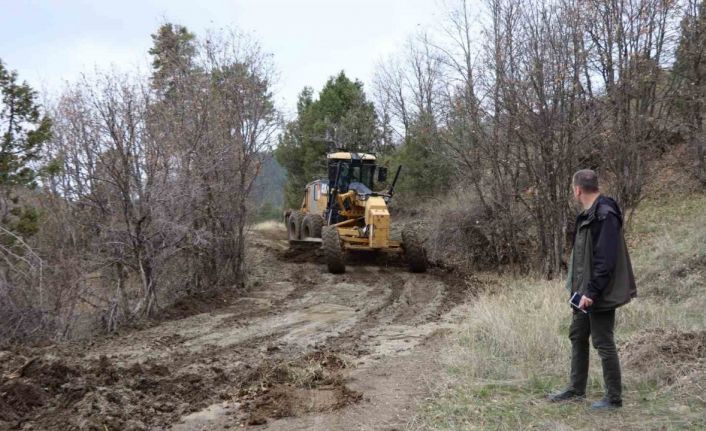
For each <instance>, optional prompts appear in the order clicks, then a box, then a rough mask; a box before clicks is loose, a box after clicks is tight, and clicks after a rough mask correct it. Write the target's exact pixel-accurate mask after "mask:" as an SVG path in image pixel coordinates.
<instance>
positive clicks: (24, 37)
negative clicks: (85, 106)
mask: <svg viewBox="0 0 706 431" xmlns="http://www.w3.org/2000/svg"><path fill="white" fill-rule="evenodd" d="M439 4H440V3H439V1H438V0H291V1H287V0H201V1H193V0H170V1H167V0H120V1H89V0H0V59H2V61H3V62H4V63H5V64H6V66H8V67H9V68H10V69H14V70H17V72H18V73H19V75H20V77H21V79H23V80H27V81H28V82H29V83H30V84H31V85H33V86H34V87H35V88H36V89H38V90H44V91H48V92H50V93H55V92H56V91H57V90H58V89H59V88H61V85H62V82H63V81H64V80H69V81H71V80H75V79H76V78H77V77H78V76H79V75H80V73H82V72H88V73H90V72H91V71H93V70H94V69H95V67H96V66H97V67H99V68H108V67H118V68H120V69H121V70H134V69H135V68H136V67H140V68H142V69H143V70H145V69H147V68H148V67H149V59H148V55H147V50H148V49H149V47H150V45H151V38H150V34H152V33H154V32H155V30H156V29H157V27H158V26H159V25H160V24H161V23H163V22H164V21H165V20H166V21H170V22H174V23H179V24H182V25H185V26H186V27H188V28H189V29H190V30H191V31H193V32H195V33H197V34H199V35H202V34H204V32H205V30H207V29H218V28H221V27H227V26H235V27H237V28H239V29H241V30H243V31H246V32H249V33H251V34H253V35H254V36H255V38H256V39H257V40H259V41H260V43H261V44H262V47H263V48H264V50H265V51H268V52H270V53H272V54H273V55H274V62H275V65H276V67H277V70H278V72H279V82H278V84H277V89H276V90H277V93H278V98H277V99H278V102H279V105H280V107H281V108H283V109H284V110H285V111H286V112H288V113H291V112H293V110H294V105H295V103H296V95H297V94H298V93H299V91H301V89H302V88H303V87H304V86H305V85H309V86H312V87H314V88H315V89H316V90H319V89H320V88H321V86H322V85H323V84H324V82H325V81H326V79H327V78H328V77H329V76H331V75H333V74H336V73H337V72H338V71H340V70H345V71H346V74H348V75H349V76H350V77H354V78H359V79H361V80H362V81H363V82H364V83H365V84H366V89H367V90H368V93H370V82H371V79H372V76H373V72H374V69H375V65H376V63H377V62H378V60H380V59H381V58H384V57H385V56H387V55H389V54H393V53H395V52H397V51H398V50H399V49H400V46H401V45H402V44H403V43H404V42H405V40H406V39H407V38H408V37H409V36H410V35H411V34H412V33H414V32H415V31H416V29H417V28H419V27H428V26H430V25H431V23H432V22H433V21H434V20H435V19H437V18H438V14H439V13H441V12H439V11H438V10H437V9H438V8H439Z"/></svg>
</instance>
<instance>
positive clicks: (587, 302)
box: [579, 295, 593, 310]
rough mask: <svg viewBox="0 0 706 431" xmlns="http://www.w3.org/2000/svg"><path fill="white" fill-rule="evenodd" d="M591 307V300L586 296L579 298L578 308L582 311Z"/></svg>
mask: <svg viewBox="0 0 706 431" xmlns="http://www.w3.org/2000/svg"><path fill="white" fill-rule="evenodd" d="M591 305H593V299H591V298H589V297H588V296H586V295H584V296H582V297H581V301H579V308H580V309H582V310H585V309H587V308H588V307H590V306H591Z"/></svg>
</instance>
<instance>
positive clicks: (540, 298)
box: [416, 195, 706, 430]
mask: <svg viewBox="0 0 706 431" xmlns="http://www.w3.org/2000/svg"><path fill="white" fill-rule="evenodd" d="M704 221H706V196H703V195H696V196H689V197H685V198H684V197H683V198H678V197H675V198H672V199H671V200H670V201H667V202H647V203H645V204H644V205H643V207H642V208H641V209H640V211H639V212H638V213H637V214H636V216H635V217H634V219H633V220H632V224H631V231H630V242H631V245H632V250H633V260H634V265H635V269H636V273H637V276H638V282H639V284H638V290H639V294H640V297H639V298H638V299H637V300H635V301H633V303H631V304H629V305H627V306H626V307H623V308H622V309H620V310H619V311H618V323H617V329H616V337H617V342H618V345H619V349H620V354H621V358H622V359H623V365H624V387H625V393H624V401H625V407H624V408H623V409H622V410H620V411H617V412H612V413H600V414H598V413H595V412H592V411H590V409H589V408H588V407H589V403H588V402H585V403H569V404H560V405H556V404H549V403H547V402H546V401H545V396H546V395H547V394H548V393H550V392H552V391H554V390H556V389H559V388H561V387H563V386H564V385H565V384H566V382H567V378H568V367H569V353H570V344H569V341H568V338H567V334H568V326H569V323H570V310H569V309H568V306H567V305H566V304H565V300H566V298H565V296H566V294H565V290H564V288H563V283H562V282H560V281H554V282H545V281H538V280H532V279H519V280H517V279H506V278H499V279H498V280H497V281H498V282H497V285H498V287H497V288H496V290H495V291H489V292H487V293H485V294H484V295H482V296H481V297H480V298H479V299H478V300H477V301H475V302H474V303H472V304H470V305H468V313H467V315H468V316H469V317H468V318H467V319H466V321H465V322H464V323H463V325H462V326H461V328H460V329H459V330H458V332H457V335H456V336H455V338H454V339H453V343H452V347H450V348H449V350H448V351H447V352H446V354H445V355H443V357H442V358H441V361H442V363H443V364H444V366H445V367H446V370H447V377H448V378H447V381H446V382H445V384H444V385H442V386H441V387H440V388H439V389H438V395H437V396H436V397H435V398H434V399H433V400H430V401H429V402H428V403H427V404H426V405H425V406H424V408H423V411H422V412H421V413H420V415H419V417H418V420H417V422H416V425H417V426H418V428H422V429H438V430H462V429H463V430H467V429H469V430H470V429H494V430H516V429H546V430H557V429H562V430H577V429H634V430H643V429H659V430H662V429H706V413H705V412H706V387H705V384H704V377H706V362H705V360H704V355H703V350H700V349H701V347H699V346H701V344H698V343H704V342H706V341H705V340H704V337H706V335H705V334H706V332H704V330H705V329H706V317H705V316H704V312H703V310H704V307H705V306H706V295H704V272H705V271H704V269H705V267H706V259H705V258H704V256H706V229H704V228H703V224H704ZM690 346H695V347H693V349H692V350H689V349H690V348H691V347H690ZM591 363H592V367H591V374H590V379H589V394H588V396H589V399H597V398H600V396H602V377H601V372H600V366H599V365H598V364H600V362H599V360H598V358H597V356H596V355H595V353H592V358H591Z"/></svg>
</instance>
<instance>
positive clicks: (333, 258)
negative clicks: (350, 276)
mask: <svg viewBox="0 0 706 431" xmlns="http://www.w3.org/2000/svg"><path fill="white" fill-rule="evenodd" d="M321 242H322V247H323V249H324V256H325V257H326V266H328V271H329V272H330V273H331V274H343V273H344V272H346V264H345V263H344V258H345V255H344V253H343V249H342V248H341V237H340V236H339V235H338V229H337V228H335V227H334V226H324V228H323V229H322V231H321Z"/></svg>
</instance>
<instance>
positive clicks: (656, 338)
mask: <svg viewBox="0 0 706 431" xmlns="http://www.w3.org/2000/svg"><path fill="white" fill-rule="evenodd" d="M621 350H622V352H623V353H622V355H623V361H624V363H625V365H626V366H627V367H628V368H631V369H636V370H639V371H641V372H643V373H644V374H646V375H651V376H653V377H654V378H657V379H658V380H661V381H664V382H666V383H673V382H674V381H675V380H676V379H677V378H678V377H680V376H682V375H684V374H687V373H690V372H693V371H694V370H695V369H697V368H703V367H706V362H704V359H705V357H706V331H696V332H680V331H674V330H664V329H653V330H649V331H644V332H641V333H639V334H637V335H635V336H634V337H632V339H630V341H629V342H628V343H626V344H625V346H624V347H623V348H622V349H621Z"/></svg>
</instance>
